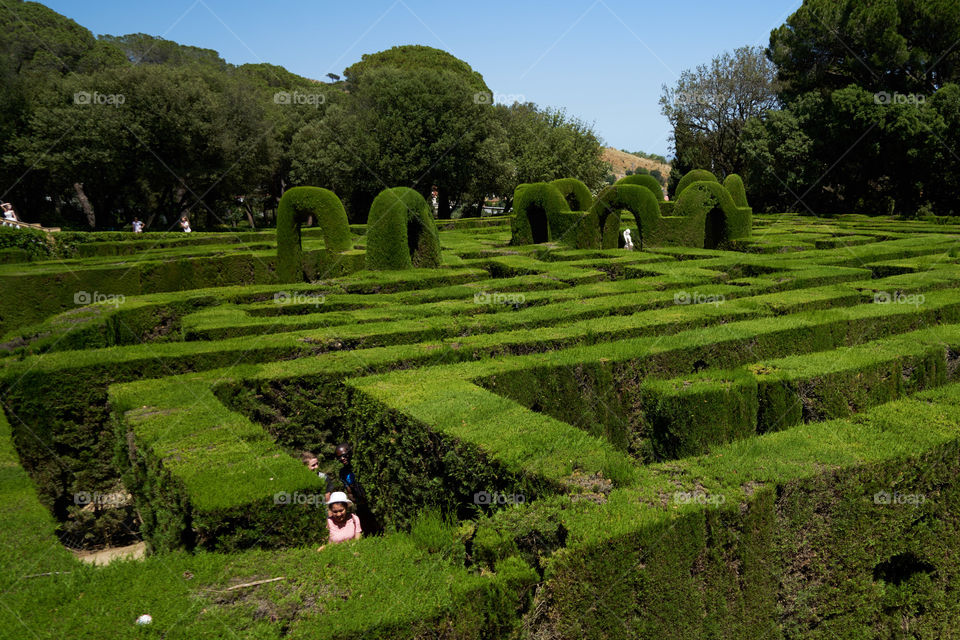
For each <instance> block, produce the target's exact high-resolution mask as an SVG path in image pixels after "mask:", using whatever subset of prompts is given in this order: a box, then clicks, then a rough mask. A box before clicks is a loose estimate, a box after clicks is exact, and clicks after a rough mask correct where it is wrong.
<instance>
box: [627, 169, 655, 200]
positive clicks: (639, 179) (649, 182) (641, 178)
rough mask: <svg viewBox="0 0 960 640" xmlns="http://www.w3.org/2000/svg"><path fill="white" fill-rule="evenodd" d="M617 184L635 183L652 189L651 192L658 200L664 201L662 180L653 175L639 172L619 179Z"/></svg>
mask: <svg viewBox="0 0 960 640" xmlns="http://www.w3.org/2000/svg"><path fill="white" fill-rule="evenodd" d="M616 184H635V185H639V186H641V187H646V188H647V189H650V193H652V194H653V197H654V198H656V199H657V201H658V202H661V201H663V189H661V188H660V182H659V181H658V180H657V179H656V178H654V177H653V176H652V175H649V174H645V173H637V174H634V175H632V176H624V177H623V178H620V179H619V180H617V182H616Z"/></svg>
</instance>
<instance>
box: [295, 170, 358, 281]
mask: <svg viewBox="0 0 960 640" xmlns="http://www.w3.org/2000/svg"><path fill="white" fill-rule="evenodd" d="M310 216H313V218H314V220H316V221H317V224H318V225H319V226H320V230H321V231H322V232H323V242H324V245H325V246H326V249H327V251H330V252H333V253H340V252H343V251H349V250H350V249H352V248H353V240H352V239H351V237H350V223H349V222H348V221H347V212H346V211H345V210H344V208H343V203H341V202H340V198H338V197H337V194H335V193H334V192H333V191H330V190H329V189H323V188H321V187H293V188H292V189H287V191H286V192H285V193H284V194H283V197H282V198H280V204H279V205H278V206H277V279H278V281H279V282H301V281H303V250H302V249H301V246H300V225H301V224H303V223H304V222H306V221H307V218H309V217H310Z"/></svg>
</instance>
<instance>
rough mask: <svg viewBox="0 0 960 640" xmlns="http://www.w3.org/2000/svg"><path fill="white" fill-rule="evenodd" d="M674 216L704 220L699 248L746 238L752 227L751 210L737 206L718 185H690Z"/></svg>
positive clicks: (717, 245)
mask: <svg viewBox="0 0 960 640" xmlns="http://www.w3.org/2000/svg"><path fill="white" fill-rule="evenodd" d="M688 175H689V174H688ZM674 214H675V215H677V216H683V217H686V218H690V219H696V220H697V221H700V220H703V223H702V224H703V240H702V243H701V244H699V245H698V246H702V247H704V248H707V249H717V248H721V247H723V246H724V245H726V244H728V243H729V242H731V241H733V240H740V239H743V238H747V237H749V236H750V232H751V229H752V228H753V215H752V212H751V211H750V209H749V208H739V207H737V206H736V204H734V201H733V198H732V197H731V196H730V193H729V192H728V191H727V190H726V189H725V188H724V187H723V185H721V184H719V183H717V182H709V181H700V182H693V183H690V184H689V185H688V186H687V188H686V189H684V191H683V194H681V195H680V197H679V198H677V201H676V205H675V207H674ZM697 226H698V227H699V225H697Z"/></svg>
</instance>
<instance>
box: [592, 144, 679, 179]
mask: <svg viewBox="0 0 960 640" xmlns="http://www.w3.org/2000/svg"><path fill="white" fill-rule="evenodd" d="M601 157H602V158H603V161H604V162H606V163H607V164H609V165H610V171H611V173H613V175H615V176H616V177H617V180H619V179H620V178H622V177H623V176H625V175H627V170H632V171H636V170H637V168H638V167H639V168H641V169H646V170H647V171H653V170H654V169H659V170H660V173H662V174H663V177H664V178H667V177H668V176H669V175H670V165H669V164H663V163H660V162H657V161H656V160H648V159H647V158H640V157H638V156H635V155H633V154H632V153H625V152H623V151H620V150H619V149H614V148H613V147H605V148H604V150H603V154H602V155H601Z"/></svg>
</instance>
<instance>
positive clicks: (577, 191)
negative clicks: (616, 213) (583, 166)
mask: <svg viewBox="0 0 960 640" xmlns="http://www.w3.org/2000/svg"><path fill="white" fill-rule="evenodd" d="M550 184H552V185H553V186H555V187H556V188H557V189H559V190H560V195H562V196H563V198H564V199H565V200H566V201H567V206H568V207H570V211H587V210H589V209H590V207H591V206H592V205H593V194H591V193H590V189H588V188H587V185H585V184H583V183H582V182H580V181H579V180H577V179H576V178H559V179H557V180H554V181H553V182H551V183H550Z"/></svg>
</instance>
